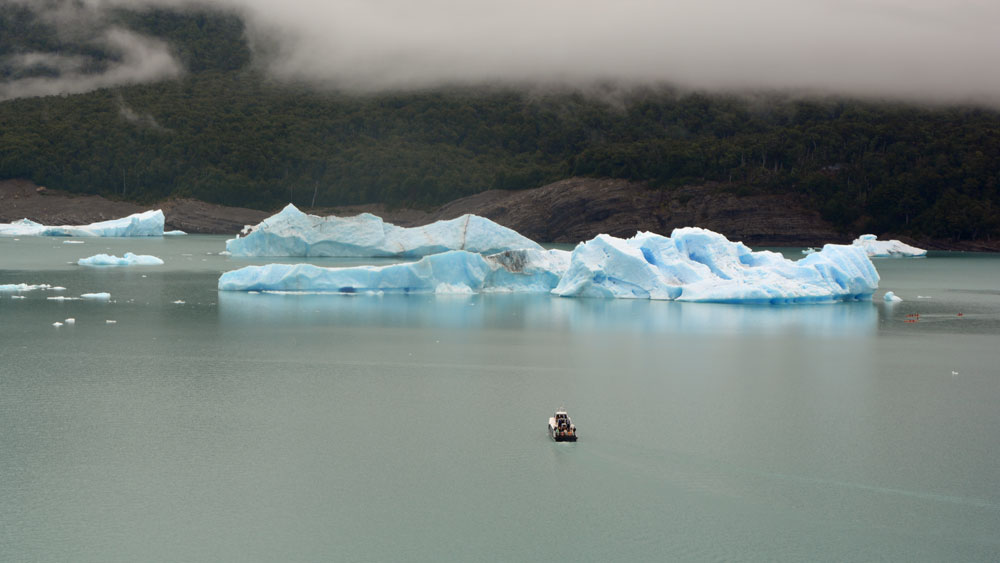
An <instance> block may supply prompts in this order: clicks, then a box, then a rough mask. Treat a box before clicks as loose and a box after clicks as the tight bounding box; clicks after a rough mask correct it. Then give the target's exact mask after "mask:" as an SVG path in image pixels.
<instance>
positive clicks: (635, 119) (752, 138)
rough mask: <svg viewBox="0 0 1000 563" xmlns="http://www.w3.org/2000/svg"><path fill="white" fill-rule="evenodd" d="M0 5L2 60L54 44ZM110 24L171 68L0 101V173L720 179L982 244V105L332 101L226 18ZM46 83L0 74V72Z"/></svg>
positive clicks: (243, 199) (179, 182)
mask: <svg viewBox="0 0 1000 563" xmlns="http://www.w3.org/2000/svg"><path fill="white" fill-rule="evenodd" d="M0 8H2V9H0V56H4V55H6V56H8V57H9V56H10V55H11V54H16V53H19V52H27V51H33V50H38V49H54V48H55V49H58V48H62V47H61V44H60V43H59V41H60V38H59V37H57V36H55V35H51V34H50V33H49V32H48V31H47V28H46V27H45V25H44V22H33V21H31V20H30V14H26V13H24V12H23V11H22V12H19V11H18V9H17V8H15V7H11V6H2V7H0ZM117 17H118V18H119V20H118V24H119V25H122V26H126V27H129V28H130V29H133V30H135V31H137V32H139V33H142V34H145V35H151V36H156V37H159V38H161V39H163V40H164V41H167V42H168V43H169V44H170V45H172V46H173V49H174V50H175V52H176V53H177V56H178V58H179V59H180V60H181V61H182V62H183V63H184V64H185V66H186V68H187V69H188V74H186V75H185V76H184V77H183V78H181V79H177V80H170V81H165V82H159V83H155V84H147V85H134V86H125V87H118V88H114V89H104V90H99V91H96V92H92V93H88V94H80V95H72V96H50V97H41V98H25V99H15V100H8V101H5V102H2V103H0V178H26V179H30V180H32V181H34V182H36V183H39V184H42V185H46V186H51V187H58V188H62V189H67V190H71V191H77V192H86V193H100V194H104V195H109V196H115V197H121V198H127V199H135V200H139V201H152V200H156V199H159V198H163V197H166V196H171V195H176V196H193V197H196V198H199V199H203V200H206V201H209V202H215V203H222V204H227V205H240V206H249V207H257V208H262V209H267V208H273V207H275V206H277V205H279V204H281V203H284V202H287V201H289V200H292V201H294V202H295V203H296V204H299V205H306V206H308V205H311V204H315V205H317V206H320V205H322V206H332V205H342V204H354V203H370V202H383V203H387V204H389V205H394V206H404V205H408V206H430V205H436V204H441V203H444V202H446V201H449V200H451V199H454V198H457V197H461V196H465V195H469V194H472V193H476V192H480V191H483V190H486V189H490V188H506V189H522V188H532V187H537V186H539V185H542V184H545V183H548V182H552V181H555V180H559V179H562V178H565V177H569V176H594V177H613V178H624V179H629V180H634V181H641V182H644V183H646V184H647V185H648V186H649V189H651V190H670V189H672V188H673V187H676V186H679V185H684V184H692V183H704V182H718V183H722V184H726V185H728V186H731V189H732V190H734V191H736V192H737V193H760V192H794V193H801V194H804V195H805V196H806V197H807V198H808V201H810V202H811V204H812V205H813V206H815V208H816V209H818V210H820V211H821V213H822V214H823V216H824V217H825V218H827V219H829V220H831V221H833V222H834V224H835V225H837V226H838V227H839V228H841V229H842V230H844V232H848V233H855V234H857V233H860V232H862V231H866V232H867V231H871V232H877V233H887V232H888V233H900V234H913V235H917V236H925V237H935V238H950V239H970V238H972V239H985V238H990V237H993V238H996V237H1000V113H998V112H996V111H993V110H986V109H977V108H941V107H935V108H922V107H915V106H905V105H899V104H890V103H875V102H865V101H857V100H843V99H798V98H793V97H790V96H784V95H781V94H774V93H755V94H752V95H749V94H748V95H711V94H707V93H700V92H678V91H675V90H672V89H669V88H666V87H663V88H643V89H631V90H627V91H623V90H620V89H617V88H614V87H612V86H606V87H605V88H604V89H602V93H601V94H595V93H594V92H592V91H591V92H589V93H587V94H584V93H580V92H577V91H572V90H564V91H545V92H542V91H539V90H531V91H522V90H514V89H501V88H489V89H486V88H484V89H461V90H455V89H451V90H441V91H419V92H394V93H380V94H377V95H376V94H373V95H365V96H360V95H347V94H342V93H331V92H320V91H317V90H313V89H306V88H303V87H297V86H294V85H289V84H276V83H273V82H271V81H269V80H268V79H266V77H265V76H264V75H263V74H262V73H261V72H259V71H258V70H255V68H254V66H253V64H252V61H251V56H250V50H249V48H248V46H247V44H246V42H245V40H244V38H243V28H242V23H241V22H240V20H239V19H238V18H236V17H235V16H232V15H227V14H217V13H212V12H205V13H196V14H179V13H173V12H169V11H152V12H141V13H130V12H119V13H118V15H117ZM13 30H16V33H15V32H14V31H13ZM64 48H65V49H66V50H68V51H71V52H74V53H82V54H85V55H86V56H87V57H89V59H88V60H90V61H91V63H90V64H92V65H93V66H95V67H100V66H101V64H102V61H105V60H108V59H109V58H113V57H114V55H113V54H108V53H102V52H101V51H100V49H99V48H96V47H88V46H87V44H86V43H85V42H83V43H69V44H66V45H65V46H64ZM87 49H90V51H87ZM57 70H58V69H52V68H48V69H47V68H45V67H44V65H40V66H38V67H37V68H35V69H34V70H30V69H29V70H25V69H23V68H13V67H11V65H5V64H3V63H0V78H2V79H3V80H14V79H16V78H17V77H18V76H23V75H25V73H26V72H29V71H30V72H34V73H41V74H44V73H53V72H56V71H57Z"/></svg>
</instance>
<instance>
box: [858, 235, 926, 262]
mask: <svg viewBox="0 0 1000 563" xmlns="http://www.w3.org/2000/svg"><path fill="white" fill-rule="evenodd" d="M851 244H853V245H855V246H860V247H861V248H864V249H865V252H867V253H868V256H870V257H872V258H890V257H892V258H902V257H918V256H927V251H926V250H924V249H923V248H917V247H915V246H910V245H908V244H906V243H903V242H900V241H898V240H895V239H893V240H878V237H876V236H875V235H861V236H860V237H858V238H856V239H854V242H853V243H851Z"/></svg>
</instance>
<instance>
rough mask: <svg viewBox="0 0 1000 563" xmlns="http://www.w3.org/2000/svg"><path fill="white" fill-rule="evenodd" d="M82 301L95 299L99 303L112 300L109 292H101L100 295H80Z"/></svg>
mask: <svg viewBox="0 0 1000 563" xmlns="http://www.w3.org/2000/svg"><path fill="white" fill-rule="evenodd" d="M80 298H81V299H95V300H97V301H107V300H109V299H111V294H110V293H108V292H107V291H101V292H98V293H84V294H82V295H80Z"/></svg>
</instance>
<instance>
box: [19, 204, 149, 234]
mask: <svg viewBox="0 0 1000 563" xmlns="http://www.w3.org/2000/svg"><path fill="white" fill-rule="evenodd" d="M163 221H164V218H163V211H160V210H159V209H156V210H152V211H144V212H142V213H133V214H132V215H129V216H128V217H122V218H121V219H111V220H108V221H100V222H98V223H91V224H89V225H62V226H58V227H53V226H48V225H43V224H41V223H36V222H34V221H31V220H28V219H21V220H20V221H14V222H13V223H0V236H7V237H18V236H43V237H159V236H163Z"/></svg>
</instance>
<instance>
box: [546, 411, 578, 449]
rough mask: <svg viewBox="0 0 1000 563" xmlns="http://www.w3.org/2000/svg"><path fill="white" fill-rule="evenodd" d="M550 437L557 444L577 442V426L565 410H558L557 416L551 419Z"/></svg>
mask: <svg viewBox="0 0 1000 563" xmlns="http://www.w3.org/2000/svg"><path fill="white" fill-rule="evenodd" d="M549 436H552V439H553V440H555V441H556V442H575V441H576V426H575V425H574V424H573V421H572V420H570V418H569V415H568V414H566V411H565V410H564V409H559V410H557V411H556V414H555V416H551V417H549Z"/></svg>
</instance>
